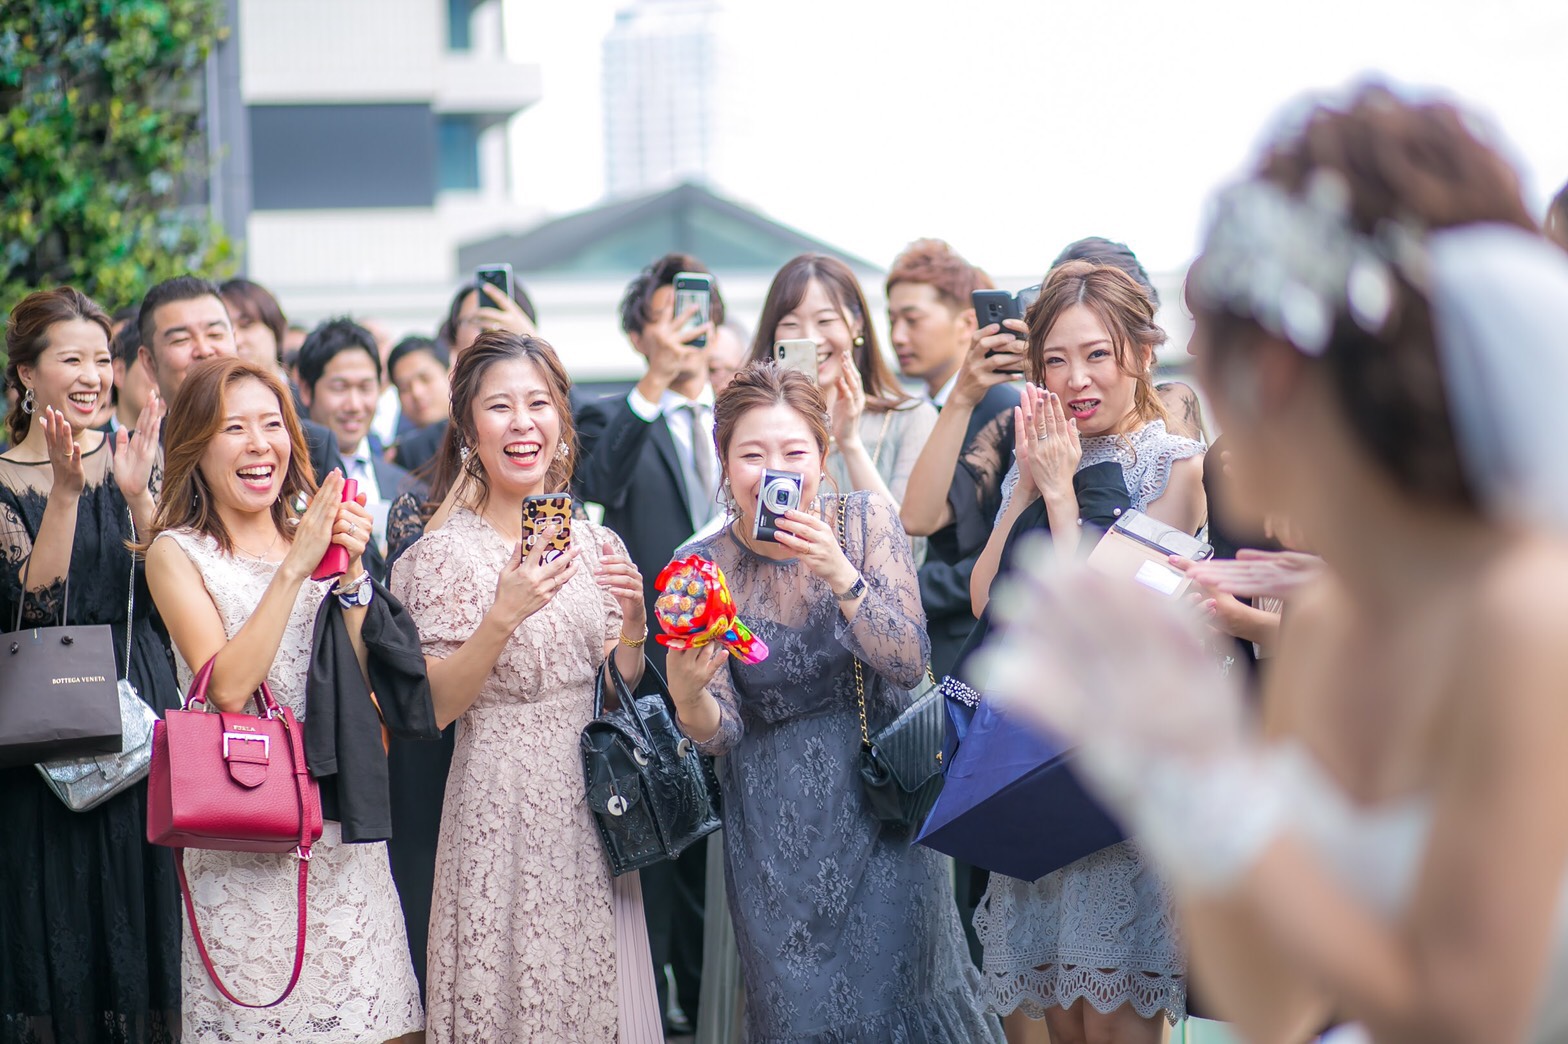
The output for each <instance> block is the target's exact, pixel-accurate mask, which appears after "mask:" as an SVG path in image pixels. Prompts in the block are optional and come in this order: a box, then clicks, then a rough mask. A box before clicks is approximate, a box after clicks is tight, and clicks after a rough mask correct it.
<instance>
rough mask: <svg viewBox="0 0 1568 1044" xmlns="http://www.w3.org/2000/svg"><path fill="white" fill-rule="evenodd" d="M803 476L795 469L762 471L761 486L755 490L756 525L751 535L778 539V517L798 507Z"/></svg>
mask: <svg viewBox="0 0 1568 1044" xmlns="http://www.w3.org/2000/svg"><path fill="white" fill-rule="evenodd" d="M803 481H804V476H803V475H801V474H800V473H799V472H796V471H772V470H770V469H764V470H763V472H762V486H761V488H760V489H758V491H757V526H756V529H755V531H754V532H753V533H752V536H754V537H756V538H757V539H758V540H772V541H774V542H775V543H777V541H778V539H779V525H778V523H779V519H780V518H781V517H782V516H783V515H784V512H786V511H793V510H795V509H796V508H798V507H800V484H801V482H803Z"/></svg>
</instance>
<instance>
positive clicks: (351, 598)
mask: <svg viewBox="0 0 1568 1044" xmlns="http://www.w3.org/2000/svg"><path fill="white" fill-rule="evenodd" d="M332 593H333V594H335V595H337V596H338V604H339V605H341V606H342V607H343V608H345V609H362V608H364V607H365V606H367V605H369V604H370V599H371V598H372V597H374V596H375V593H376V588H375V585H374V584H372V583H371V582H370V574H369V573H360V574H359V576H357V577H356V578H354V579H353V580H352V581H350V582H349V584H348V586H347V587H344V586H342V585H339V586H338V587H337V588H336V589H335V590H334V591H333V592H332Z"/></svg>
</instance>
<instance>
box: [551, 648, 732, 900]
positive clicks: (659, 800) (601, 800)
mask: <svg viewBox="0 0 1568 1044" xmlns="http://www.w3.org/2000/svg"><path fill="white" fill-rule="evenodd" d="M643 679H644V681H645V683H651V685H649V686H645V687H652V688H655V689H657V691H656V692H653V693H649V694H646V695H643V696H636V697H634V696H633V695H632V693H631V690H630V688H629V687H628V686H627V684H626V681H625V679H624V678H622V677H621V672H620V670H619V669H618V668H617V667H616V666H615V657H614V656H613V655H611V656H607V657H605V661H604V666H603V667H601V668H600V669H599V678H598V680H597V681H596V682H595V683H594V692H593V720H592V721H590V722H589V723H588V724H587V725H586V726H584V728H583V732H582V738H581V740H580V741H579V746H580V749H581V750H582V755H583V781H584V783H585V784H586V785H587V792H588V808H589V810H590V811H591V812H593V818H594V823H595V824H597V826H598V828H599V837H600V839H601V840H603V842H604V851H605V854H606V855H607V856H609V858H610V870H611V872H612V873H613V874H615V876H617V877H619V876H620V875H621V874H624V873H627V872H628V871H631V870H639V869H641V868H642V867H645V866H649V865H651V864H653V863H657V862H660V861H662V860H665V859H674V858H675V857H676V856H678V855H680V854H681V853H682V852H684V851H685V850H686V849H687V848H689V847H691V845H692V844H693V843H694V842H696V841H697V840H699V839H700V838H703V837H706V836H707V835H708V834H711V833H713V832H714V831H715V830H717V829H718V828H719V816H718V812H717V810H716V806H717V803H716V801H715V800H714V797H715V795H716V794H717V793H718V786H717V783H716V782H715V781H714V779H713V776H712V773H711V772H710V770H709V769H708V767H707V765H706V763H705V762H704V760H703V757H702V755H700V754H698V753H697V748H696V746H695V745H694V744H693V743H692V741H691V740H689V739H687V738H686V736H685V734H683V733H682V732H681V730H680V726H679V725H678V724H677V723H676V718H675V703H674V701H673V700H671V698H670V692H669V689H668V688H666V687H665V684H664V678H663V677H661V676H660V674H659V672H658V671H657V670H655V669H654V666H653V664H651V663H647V662H646V661H645V662H644V665H643ZM612 702H613V703H614V706H613V707H610V708H608V709H607V708H606V703H612Z"/></svg>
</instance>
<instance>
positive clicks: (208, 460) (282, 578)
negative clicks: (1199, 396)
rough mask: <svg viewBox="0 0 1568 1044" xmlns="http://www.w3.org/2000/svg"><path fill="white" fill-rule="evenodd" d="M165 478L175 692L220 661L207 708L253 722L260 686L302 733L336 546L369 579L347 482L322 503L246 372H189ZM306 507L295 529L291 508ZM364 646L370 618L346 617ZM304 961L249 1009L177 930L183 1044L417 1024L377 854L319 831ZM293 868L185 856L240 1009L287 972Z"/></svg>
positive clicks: (382, 855)
mask: <svg viewBox="0 0 1568 1044" xmlns="http://www.w3.org/2000/svg"><path fill="white" fill-rule="evenodd" d="M165 431H166V433H167V435H166V442H165V471H164V485H163V493H162V499H161V502H160V506H159V511H158V517H157V522H156V525H155V526H154V536H153V539H152V543H151V545H150V547H149V548H148V550H147V583H148V586H149V587H150V588H151V590H152V595H153V600H154V601H155V602H156V603H157V605H158V611H159V613H160V615H161V616H162V617H163V619H164V621H165V623H166V624H167V625H168V628H169V634H170V637H171V638H172V639H173V641H174V649H175V652H176V654H177V666H178V668H179V675H180V681H181V684H182V685H188V684H189V683H190V678H191V672H192V669H193V668H199V667H200V666H202V665H203V664H205V663H206V662H207V661H208V660H212V659H214V658H216V662H215V664H214V667H213V672H212V682H211V687H210V689H209V690H208V694H207V698H208V706H209V707H211V708H213V709H215V710H219V711H224V712H228V713H236V712H241V711H245V710H248V709H249V707H250V699H251V695H252V693H254V692H255V691H256V689H257V688H258V687H259V686H260V685H261V683H262V682H263V681H265V682H266V683H267V684H268V686H269V687H270V688H271V690H272V694H273V696H274V697H276V699H277V700H278V702H279V703H280V704H282V705H283V706H286V707H288V708H290V709H291V710H293V712H294V713H295V715H296V716H298V717H299V718H301V719H303V718H305V717H306V716H307V715H308V714H309V708H308V707H307V706H306V705H305V678H306V673H307V671H308V667H309V660H310V651H311V640H312V634H313V631H314V627H315V620H316V612H317V610H318V609H319V608H320V606H321V602H322V600H323V599H324V598H326V597H327V596H328V589H329V588H330V587H331V586H332V584H331V582H330V581H328V582H318V581H314V580H311V579H310V578H309V577H310V573H311V572H312V571H313V570H314V569H315V567H316V564H317V563H318V562H319V561H320V560H321V557H322V555H323V554H324V553H325V552H326V550H327V548H328V546H330V545H331V544H337V545H340V546H342V547H343V548H345V549H346V550H347V551H348V553H349V556H350V562H349V566H348V572H347V574H346V575H345V576H344V578H343V583H350V582H352V581H353V580H354V578H356V577H358V576H360V575H362V574H363V569H362V568H361V566H360V555H361V553H362V552H363V551H364V548H365V542H366V539H367V538H368V535H369V533H370V515H369V513H368V512H367V511H366V510H365V509H364V507H362V506H361V505H360V504H358V503H355V502H352V501H351V502H348V503H340V502H339V501H340V498H341V494H342V488H343V486H342V484H343V479H342V476H341V475H339V474H338V473H336V472H334V473H333V474H331V475H329V476H327V478H326V480H325V481H324V482H322V484H321V488H320V489H319V491H317V490H314V489H313V487H314V485H315V483H314V482H313V481H312V479H311V475H310V458H309V456H308V453H307V449H306V445H305V437H304V434H303V432H302V431H301V429H300V426H299V421H298V419H297V418H296V417H295V414H294V407H293V400H292V397H291V396H290V395H289V394H288V391H287V389H286V388H284V386H283V385H282V384H281V383H280V382H279V381H278V379H277V378H276V377H274V376H272V375H271V374H270V373H268V372H266V371H264V370H262V369H260V368H258V367H256V366H254V365H252V364H250V363H246V362H243V361H241V360H238V359H213V360H210V361H207V362H203V363H200V364H198V365H196V366H194V367H192V369H191V371H190V375H189V376H188V377H186V379H185V383H184V384H183V385H181V387H180V393H179V395H177V396H176V397H175V400H174V402H173V404H172V405H171V407H170V410H169V419H168V422H167V425H166V427H165ZM299 495H308V496H310V497H311V504H310V506H309V507H308V508H307V509H306V510H305V512H304V513H303V515H301V514H299V513H298V512H296V511H295V510H294V509H293V507H292V503H293V501H294V498H295V497H296V496H299ZM345 618H346V619H347V621H348V626H349V631H350V635H351V637H354V638H355V639H356V641H357V635H358V628H359V626H360V625H361V624H362V622H363V620H364V609H362V608H360V609H351V610H348V611H347V612H346V613H345ZM311 854H312V859H311V863H310V874H309V898H308V900H307V903H306V942H305V964H304V969H303V971H302V972H301V974H300V977H299V984H298V985H297V986H296V987H295V989H294V991H293V993H291V994H290V995H289V997H288V998H287V999H286V1000H284V1001H283V1002H282V1003H281V1004H278V1005H277V1006H276V1007H272V1008H263V1009H251V1008H241V1007H238V1006H236V1005H234V1004H231V1003H230V1002H228V1001H227V1000H224V999H223V998H222V997H221V996H220V995H219V994H218V991H217V989H216V988H215V987H214V986H213V984H212V982H211V980H210V979H209V978H208V975H207V972H206V970H205V969H204V967H203V965H202V962H201V958H200V955H199V954H198V953H197V952H196V949H195V945H194V942H193V939H192V937H191V933H190V926H189V925H188V924H187V925H186V929H185V936H184V945H183V953H182V960H181V963H182V965H183V983H184V1001H183V1023H184V1032H185V1038H186V1039H187V1040H202V1041H212V1040H216V1041H258V1040H285V1039H286V1040H290V1041H312V1042H321V1044H328V1042H330V1044H371V1042H380V1041H387V1040H394V1039H397V1038H400V1037H402V1036H404V1035H406V1034H410V1033H415V1032H417V1031H418V1030H420V1029H421V1028H423V1025H424V1018H423V1015H422V1013H421V1011H420V1005H419V988H418V985H417V983H416V982H415V979H414V969H413V964H412V963H411V962H410V960H409V956H408V938H407V935H406V934H405V932H404V929H403V917H402V912H401V910H400V908H399V906H398V901H397V892H396V890H395V888H394V886H393V884H392V872H391V869H390V867H389V865H388V863H387V849H386V845H385V844H384V843H377V844H353V845H346V844H343V843H342V835H341V831H340V828H339V825H338V824H337V823H335V822H330V821H329V822H328V823H326V825H325V827H324V829H323V830H322V834H321V840H320V841H318V842H317V843H316V845H315V846H314V848H313V849H312V850H311ZM294 859H295V857H294V856H293V855H282V854H275V853H256V852H218V851H207V850H198V849H187V850H186V852H185V868H186V873H187V875H188V877H189V880H190V890H191V896H192V900H193V902H194V905H195V908H196V914H197V917H198V918H199V919H200V923H201V929H202V935H203V938H204V939H205V941H206V944H207V948H208V951H209V953H210V955H211V958H212V963H213V967H214V969H215V970H216V971H217V973H218V975H219V976H220V977H221V978H222V979H223V982H224V984H225V985H226V986H227V987H228V988H229V990H230V991H232V992H233V993H234V994H235V995H236V996H237V997H239V998H241V999H242V1000H245V1001H247V1002H252V1003H262V1004H264V1003H266V1002H267V1001H269V1000H271V999H272V998H273V997H276V996H277V995H278V993H279V991H281V990H282V989H283V987H284V984H285V983H287V982H288V979H289V972H290V970H291V969H292V967H293V960H294V937H295V923H296V922H295V918H296V916H297V914H296V909H297V908H296V905H295V889H296V881H297V875H296V872H295V863H294Z"/></svg>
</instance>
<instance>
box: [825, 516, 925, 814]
mask: <svg viewBox="0 0 1568 1044" xmlns="http://www.w3.org/2000/svg"><path fill="white" fill-rule="evenodd" d="M847 499H848V498H846V497H840V498H839V500H838V542H839V545H840V546H841V547H843V548H844V549H845V551H846V553H847V552H848V549H849V544H848V543H847V542H846V541H845V539H844V505H845V503H846V502H847ZM854 664H855V702H856V705H857V706H858V708H859V710H860V784H861V790H862V791H864V793H865V795H866V804H867V806H868V807H869V808H870V809H871V814H872V815H873V816H875V817H876V818H877V819H879V820H881V821H882V822H884V823H887V824H889V825H890V826H892V827H894V828H896V829H899V830H902V831H904V832H905V833H906V834H910V835H912V834H914V832H915V831H917V830H919V829H920V826H921V824H922V823H924V822H925V820H926V816H927V815H928V814H929V813H930V811H931V806H932V805H935V804H936V798H937V795H938V794H940V793H941V792H942V780H943V777H942V744H943V742H944V741H945V739H946V734H947V717H946V711H945V709H944V708H943V705H942V692H941V689H940V688H939V687H938V685H937V683H936V680H935V679H934V678H932V677H931V669H930V668H929V667H927V668H926V676H925V679H924V680H923V681H922V682H921V683H920V685H919V686H918V687H917V688H915V689H914V691H913V692H911V693H910V701H909V706H907V707H906V708H905V709H904V710H903V711H902V712H901V713H900V714H899V715H898V717H896V718H894V719H893V720H892V721H890V722H888V723H887V724H886V725H884V726H882V727H881V728H880V729H878V730H877V731H876V734H875V735H872V734H871V731H870V729H869V728H868V726H867V723H866V680H865V668H864V667H863V666H862V665H861V663H860V657H858V656H856V657H854Z"/></svg>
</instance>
